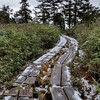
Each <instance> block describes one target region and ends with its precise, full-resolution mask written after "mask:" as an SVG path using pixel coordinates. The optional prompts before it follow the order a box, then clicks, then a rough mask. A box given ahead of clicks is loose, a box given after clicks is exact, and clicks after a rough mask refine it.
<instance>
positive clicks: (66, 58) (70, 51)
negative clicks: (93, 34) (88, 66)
mask: <svg viewBox="0 0 100 100" xmlns="http://www.w3.org/2000/svg"><path fill="white" fill-rule="evenodd" d="M77 50H78V42H77V41H76V40H75V39H73V38H71V37H68V36H65V35H62V36H61V37H60V40H59V42H58V43H57V44H56V45H55V47H54V48H53V49H51V50H49V52H48V53H46V54H44V55H43V56H41V57H40V58H39V59H37V60H36V61H34V62H33V64H31V65H29V66H27V67H26V69H25V70H24V71H23V72H22V73H21V74H20V75H19V76H18V77H17V78H16V80H15V81H14V83H13V86H12V87H11V88H10V89H9V90H7V89H4V90H3V91H2V92H1V93H0V100H82V99H81V98H80V97H79V95H78V93H77V91H75V90H74V89H73V87H72V86H71V80H70V78H71V76H70V70H69V67H68V65H69V63H71V62H72V61H73V59H74V58H75V55H76V53H77Z"/></svg>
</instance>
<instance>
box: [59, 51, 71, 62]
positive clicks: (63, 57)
mask: <svg viewBox="0 0 100 100" xmlns="http://www.w3.org/2000/svg"><path fill="white" fill-rule="evenodd" d="M68 56H69V53H64V54H63V55H62V56H61V57H60V58H59V59H58V62H59V63H61V64H63V63H64V61H65V60H66V58H67V57H68Z"/></svg>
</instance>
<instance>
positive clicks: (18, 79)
mask: <svg viewBox="0 0 100 100" xmlns="http://www.w3.org/2000/svg"><path fill="white" fill-rule="evenodd" d="M25 79H26V77H25V76H19V77H18V78H17V80H16V81H15V83H23V82H24V80H25Z"/></svg>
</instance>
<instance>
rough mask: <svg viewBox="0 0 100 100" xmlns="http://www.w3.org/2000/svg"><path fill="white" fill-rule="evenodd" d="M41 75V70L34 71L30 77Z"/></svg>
mask: <svg viewBox="0 0 100 100" xmlns="http://www.w3.org/2000/svg"><path fill="white" fill-rule="evenodd" d="M39 73H40V71H39V70H33V71H32V72H31V73H30V74H29V76H30V77H34V76H37V75H39Z"/></svg>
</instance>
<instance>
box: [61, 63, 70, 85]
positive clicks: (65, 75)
mask: <svg viewBox="0 0 100 100" xmlns="http://www.w3.org/2000/svg"><path fill="white" fill-rule="evenodd" d="M70 78H71V76H70V72H69V67H67V66H64V65H63V67H62V80H61V85H62V86H66V85H70Z"/></svg>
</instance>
